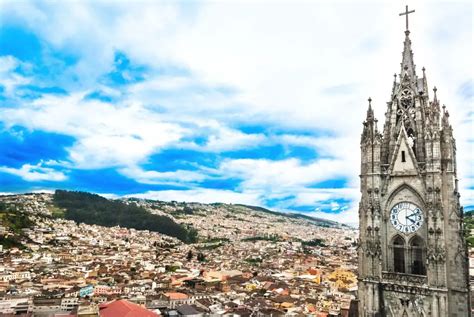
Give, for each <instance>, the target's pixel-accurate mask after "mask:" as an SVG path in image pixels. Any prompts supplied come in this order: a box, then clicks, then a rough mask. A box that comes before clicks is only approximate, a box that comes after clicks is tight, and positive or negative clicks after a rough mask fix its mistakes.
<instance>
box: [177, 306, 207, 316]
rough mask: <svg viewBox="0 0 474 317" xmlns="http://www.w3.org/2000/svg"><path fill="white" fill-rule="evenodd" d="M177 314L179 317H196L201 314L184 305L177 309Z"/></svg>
mask: <svg viewBox="0 0 474 317" xmlns="http://www.w3.org/2000/svg"><path fill="white" fill-rule="evenodd" d="M177 310H178V313H179V314H180V315H183V316H186V315H198V314H200V313H201V312H199V311H198V310H197V309H196V308H194V307H193V306H191V305H188V304H184V305H181V306H179V307H178V309H177Z"/></svg>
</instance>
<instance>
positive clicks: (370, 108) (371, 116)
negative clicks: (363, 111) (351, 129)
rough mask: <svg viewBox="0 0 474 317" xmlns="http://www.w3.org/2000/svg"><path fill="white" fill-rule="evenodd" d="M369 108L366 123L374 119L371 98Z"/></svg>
mask: <svg viewBox="0 0 474 317" xmlns="http://www.w3.org/2000/svg"><path fill="white" fill-rule="evenodd" d="M368 101H369V108H368V109H367V119H366V120H367V121H372V120H373V119H374V111H373V110H372V98H370V97H369V99H368Z"/></svg>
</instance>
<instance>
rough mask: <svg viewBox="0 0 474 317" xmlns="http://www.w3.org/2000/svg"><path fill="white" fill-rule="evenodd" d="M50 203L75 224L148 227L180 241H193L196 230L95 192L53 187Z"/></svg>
mask: <svg viewBox="0 0 474 317" xmlns="http://www.w3.org/2000/svg"><path fill="white" fill-rule="evenodd" d="M53 202H54V205H55V206H56V207H58V208H61V209H64V210H65V213H64V218H65V219H68V220H74V221H76V222H79V223H86V224H95V225H100V226H104V227H113V226H121V227H125V228H133V229H137V230H149V231H154V232H159V233H163V234H166V235H168V236H171V237H175V238H178V239H179V240H181V241H183V242H195V241H196V236H197V232H196V230H194V229H193V228H189V227H185V226H182V225H179V224H177V223H176V222H175V221H173V220H172V219H171V218H170V217H166V216H164V215H154V214H151V213H149V212H147V211H146V210H145V209H144V208H142V207H139V206H137V205H135V204H126V203H124V202H122V201H117V200H108V199H106V198H104V197H101V196H99V195H96V194H90V193H84V192H71V191H65V190H56V192H55V193H54V196H53Z"/></svg>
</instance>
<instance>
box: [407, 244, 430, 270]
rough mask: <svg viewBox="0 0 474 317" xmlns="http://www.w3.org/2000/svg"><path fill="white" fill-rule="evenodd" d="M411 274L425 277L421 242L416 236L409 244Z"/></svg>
mask: <svg viewBox="0 0 474 317" xmlns="http://www.w3.org/2000/svg"><path fill="white" fill-rule="evenodd" d="M409 251H410V257H411V261H410V262H411V263H410V266H411V274H417V275H425V274H426V269H425V254H424V253H425V250H424V243H423V240H422V239H421V238H420V237H418V236H416V237H414V238H413V239H412V240H411V242H410V250H409Z"/></svg>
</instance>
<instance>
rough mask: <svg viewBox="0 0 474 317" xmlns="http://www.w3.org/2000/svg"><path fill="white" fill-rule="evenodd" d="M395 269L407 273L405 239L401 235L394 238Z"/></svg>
mask: <svg viewBox="0 0 474 317" xmlns="http://www.w3.org/2000/svg"><path fill="white" fill-rule="evenodd" d="M393 271H394V272H397V273H405V240H403V238H402V237H400V236H397V237H396V238H395V239H394V240H393Z"/></svg>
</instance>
